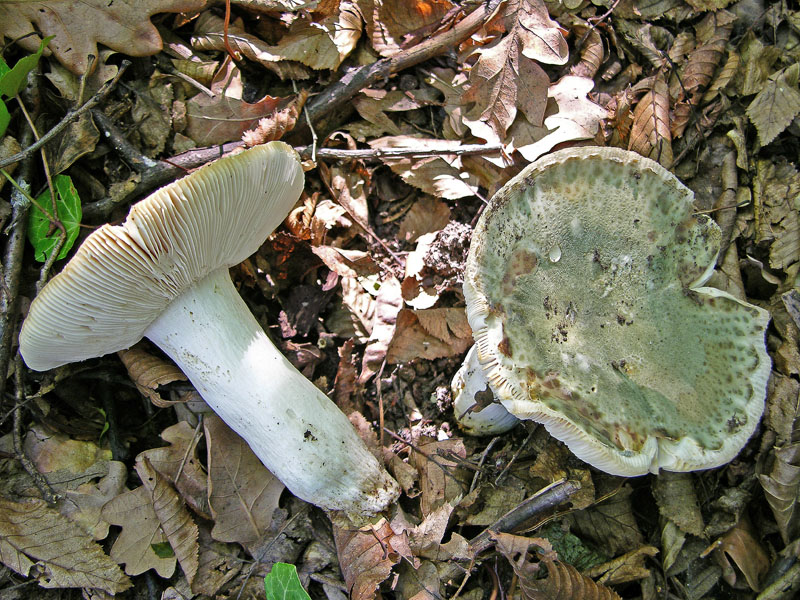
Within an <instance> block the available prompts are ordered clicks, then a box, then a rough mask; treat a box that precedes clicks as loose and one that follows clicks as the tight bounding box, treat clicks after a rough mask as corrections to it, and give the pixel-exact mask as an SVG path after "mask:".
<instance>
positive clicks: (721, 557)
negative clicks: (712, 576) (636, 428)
mask: <svg viewBox="0 0 800 600" xmlns="http://www.w3.org/2000/svg"><path fill="white" fill-rule="evenodd" d="M715 555H716V557H717V561H718V562H719V563H720V566H722V576H723V578H724V579H725V581H726V582H727V583H728V585H730V586H734V585H736V583H737V574H736V571H735V570H734V568H733V566H732V565H731V563H730V561H733V563H734V564H735V565H736V566H737V567H738V569H739V571H740V572H741V573H742V574H743V575H744V578H745V581H746V582H747V585H748V586H749V587H750V589H751V590H753V591H754V592H758V591H760V590H761V581H762V580H763V578H764V576H765V575H766V574H767V571H769V565H770V561H769V556H768V555H767V553H766V551H765V550H764V548H763V547H762V546H761V544H760V543H759V542H758V539H757V538H756V537H755V536H754V535H753V533H752V532H751V531H750V527H749V525H748V522H747V521H746V520H744V519H743V520H742V521H740V522H739V524H738V525H736V526H735V527H734V528H733V529H731V530H730V531H728V532H727V533H726V534H725V535H723V536H722V538H721V539H720V540H719V542H718V543H717V545H716V551H715Z"/></svg>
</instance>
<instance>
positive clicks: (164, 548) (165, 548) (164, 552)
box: [150, 542, 175, 558]
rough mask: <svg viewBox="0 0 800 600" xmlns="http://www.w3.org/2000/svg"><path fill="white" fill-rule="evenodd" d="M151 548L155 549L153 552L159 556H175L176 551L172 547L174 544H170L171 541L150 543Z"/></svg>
mask: <svg viewBox="0 0 800 600" xmlns="http://www.w3.org/2000/svg"><path fill="white" fill-rule="evenodd" d="M150 548H152V549H153V552H155V553H156V556H157V557H158V558H172V557H173V556H175V551H174V550H173V549H172V546H170V545H169V542H157V543H155V544H150Z"/></svg>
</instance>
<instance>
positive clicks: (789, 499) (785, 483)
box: [758, 443, 800, 543]
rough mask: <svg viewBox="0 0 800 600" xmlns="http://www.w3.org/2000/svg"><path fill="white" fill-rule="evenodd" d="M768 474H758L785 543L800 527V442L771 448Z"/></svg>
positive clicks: (795, 534)
mask: <svg viewBox="0 0 800 600" xmlns="http://www.w3.org/2000/svg"><path fill="white" fill-rule="evenodd" d="M772 456H773V462H772V468H771V469H770V472H769V474H766V473H765V474H761V475H759V476H758V479H759V481H760V482H761V487H762V488H763V489H764V495H765V496H766V498H767V502H768V503H769V506H770V508H771V509H772V514H773V515H774V517H775V521H777V523H778V529H779V530H780V532H781V537H782V538H783V541H784V542H785V543H788V542H789V541H791V540H793V539H795V538H796V537H797V534H798V532H799V531H800V527H799V526H798V524H799V523H800V510H799V509H800V506H798V504H797V501H798V499H800V443H794V444H789V445H788V446H784V447H782V448H775V449H774V450H773V451H772Z"/></svg>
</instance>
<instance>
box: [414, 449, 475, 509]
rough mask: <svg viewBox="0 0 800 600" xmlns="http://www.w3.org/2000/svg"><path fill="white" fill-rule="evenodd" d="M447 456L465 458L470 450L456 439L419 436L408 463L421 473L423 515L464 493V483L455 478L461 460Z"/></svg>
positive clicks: (453, 501)
mask: <svg viewBox="0 0 800 600" xmlns="http://www.w3.org/2000/svg"><path fill="white" fill-rule="evenodd" d="M448 456H454V457H457V458H461V459H463V458H465V457H466V456H467V451H466V449H465V448H464V441H463V440H461V439H458V438H453V439H450V440H444V441H441V442H440V441H437V440H434V439H431V438H420V439H419V440H418V441H417V445H416V450H413V451H412V453H411V457H410V458H409V461H408V462H409V464H411V465H413V466H414V467H415V468H416V469H417V471H418V472H419V487H420V491H421V497H420V512H421V513H422V517H423V518H425V517H427V516H428V515H430V514H433V513H434V512H435V511H436V510H438V509H439V508H441V507H442V506H444V505H445V504H455V503H456V501H457V499H460V498H461V496H462V495H463V494H464V492H465V486H462V484H461V482H460V480H459V479H458V478H456V468H457V467H458V463H457V461H455V460H452V459H450V458H447V457H448Z"/></svg>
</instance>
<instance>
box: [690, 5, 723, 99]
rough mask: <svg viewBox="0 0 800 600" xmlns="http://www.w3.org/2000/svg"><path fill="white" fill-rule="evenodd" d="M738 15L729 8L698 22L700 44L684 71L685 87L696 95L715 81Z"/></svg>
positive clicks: (709, 14)
mask: <svg viewBox="0 0 800 600" xmlns="http://www.w3.org/2000/svg"><path fill="white" fill-rule="evenodd" d="M734 21H736V16H735V15H734V14H733V13H730V12H728V11H726V10H720V11H717V12H709V13H708V14H707V15H706V17H705V18H704V19H703V20H702V21H701V22H700V23H698V25H697V27H696V31H697V44H698V45H697V47H696V48H695V49H694V50H692V52H691V53H690V54H689V58H688V61H687V63H686V68H685V69H684V72H683V89H684V90H685V92H686V94H688V95H689V96H690V97H695V96H697V95H698V93H699V92H700V91H702V90H704V89H705V87H706V86H707V85H708V84H709V83H710V82H711V79H712V77H713V76H714V71H716V69H717V66H718V65H719V63H720V61H721V60H722V56H723V54H724V52H725V45H726V44H727V43H728V39H729V38H730V36H731V32H732V31H733V23H734Z"/></svg>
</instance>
